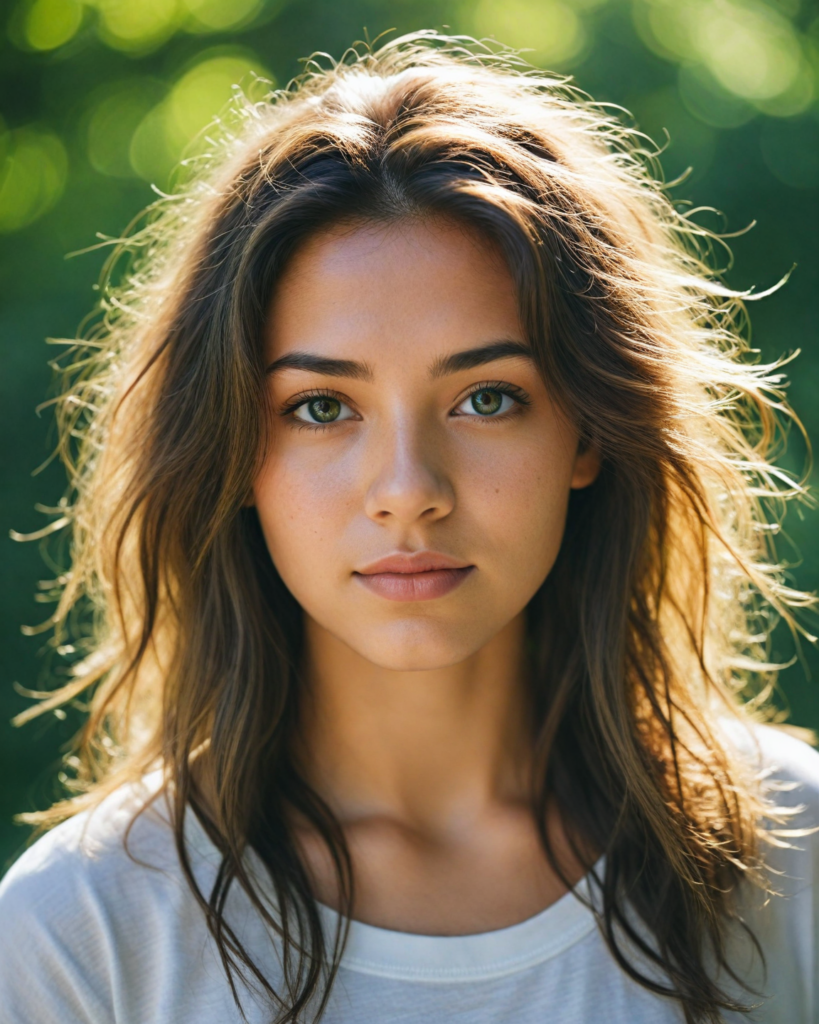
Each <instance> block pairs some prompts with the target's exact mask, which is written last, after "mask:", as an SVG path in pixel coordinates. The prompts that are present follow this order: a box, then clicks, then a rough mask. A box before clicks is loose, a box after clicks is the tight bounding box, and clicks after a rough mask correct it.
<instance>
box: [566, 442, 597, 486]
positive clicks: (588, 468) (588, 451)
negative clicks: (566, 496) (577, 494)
mask: <svg viewBox="0 0 819 1024" xmlns="http://www.w3.org/2000/svg"><path fill="white" fill-rule="evenodd" d="M601 464H602V463H601V459H600V453H599V452H598V450H597V449H596V448H594V447H593V446H592V445H590V444H589V443H588V442H583V441H581V442H580V444H579V445H578V448H577V455H576V456H575V459H574V469H573V471H572V482H571V487H572V490H580V489H581V488H583V487H588V486H589V484H593V483H594V481H595V480H596V479H597V475H598V473H599V472H600V466H601Z"/></svg>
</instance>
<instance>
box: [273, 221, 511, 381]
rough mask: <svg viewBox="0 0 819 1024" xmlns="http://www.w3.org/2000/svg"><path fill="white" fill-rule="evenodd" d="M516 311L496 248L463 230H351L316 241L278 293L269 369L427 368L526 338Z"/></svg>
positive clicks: (420, 226) (436, 226) (357, 226)
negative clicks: (315, 361)
mask: <svg viewBox="0 0 819 1024" xmlns="http://www.w3.org/2000/svg"><path fill="white" fill-rule="evenodd" d="M520 336H521V329H520V325H519V315H518V301H517V295H516V292H515V287H514V283H513V281H512V278H511V275H510V273H509V271H508V269H507V267H506V265H505V263H504V261H503V259H502V257H501V256H500V254H499V252H498V250H497V248H496V247H495V246H494V245H493V244H492V243H491V242H490V241H489V240H487V239H486V238H485V237H484V236H483V235H481V234H480V233H478V232H477V231H476V230H474V229H472V228H470V227H468V226H466V225H463V224H460V223H458V222H456V221H451V220H445V219H436V220H420V219H419V220H408V221H399V222H397V223H391V224H361V223H346V224H340V225H335V226H333V227H331V228H327V229H325V230H322V231H320V232H318V233H317V234H315V235H313V236H312V237H311V238H309V239H308V240H307V241H306V242H305V243H304V244H303V245H302V246H301V247H300V249H299V250H298V251H297V252H296V254H295V255H294V257H293V258H292V260H291V261H290V263H289V264H288V266H287V268H286V269H285V271H284V273H283V275H282V277H281V279H280V280H279V282H278V284H277V286H276V289H275V291H274V294H273V297H272V301H271V306H270V314H269V319H268V328H267V332H266V339H265V348H266V353H265V354H266V356H267V358H268V359H271V360H272V359H276V358H279V357H281V356H282V355H283V354H285V353H287V352H288V351H291V350H294V349H299V350H303V349H306V348H309V350H310V351H312V352H315V353H316V354H319V355H333V356H342V357H344V358H366V360H367V361H368V362H369V363H370V364H371V365H375V363H376V362H377V361H378V360H379V358H381V359H387V360H389V359H390V358H396V357H401V359H402V361H403V360H407V359H410V358H413V357H416V356H417V358H418V359H419V360H423V361H425V362H426V361H428V360H429V358H430V356H433V357H434V356H437V355H440V354H442V353H446V352H448V351H451V350H453V349H461V348H464V347H465V345H468V344H477V343H480V342H481V341H489V340H492V339H495V338H500V337H520Z"/></svg>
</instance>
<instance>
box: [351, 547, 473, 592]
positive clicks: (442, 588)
mask: <svg viewBox="0 0 819 1024" xmlns="http://www.w3.org/2000/svg"><path fill="white" fill-rule="evenodd" d="M474 568H475V566H474V565H465V564H464V562H462V561H460V560H459V559H456V558H451V557H450V556H449V555H443V554H439V553H438V552H436V551H415V552H413V553H411V554H403V553H400V554H395V555H388V556H387V557H386V558H381V559H379V560H378V561H377V562H373V563H372V564H371V565H368V566H366V567H365V568H363V569H359V570H358V571H357V572H355V573H353V576H354V577H355V579H356V580H358V581H359V582H360V583H361V584H362V585H363V586H365V587H366V588H367V589H368V590H370V591H372V592H373V593H375V594H378V595H379V596H380V597H384V598H386V599H387V600H388V601H430V600H432V599H434V598H436V597H444V596H445V595H446V594H449V593H450V592H451V591H453V590H454V589H455V588H456V587H458V586H460V585H461V583H463V582H464V580H465V579H466V578H467V576H469V575H470V574H471V573H472V571H473V570H474Z"/></svg>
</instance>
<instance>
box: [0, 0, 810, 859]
mask: <svg viewBox="0 0 819 1024" xmlns="http://www.w3.org/2000/svg"><path fill="white" fill-rule="evenodd" d="M818 15H819V9H817V6H816V5H810V4H808V3H806V2H804V0H801V2H800V0H764V2H763V0H503V2H496V0H460V2H457V0H452V2H447V0H391V2H386V0H385V2H380V0H289V2H288V0H85V2H82V0H17V2H15V3H12V4H6V6H5V7H4V8H3V16H2V24H1V25H0V34H2V39H1V40H0V81H2V91H0V247H1V248H0V288H2V304H1V305H0V418H1V420H0V438H2V442H0V474H1V475H0V503H1V504H0V566H1V567H2V582H1V584H0V586H1V589H0V780H2V781H1V782H0V871H2V868H3V867H4V866H5V865H6V864H7V863H8V862H9V859H10V858H12V857H13V855H14V854H15V853H16V852H17V851H18V850H19V849H20V847H21V845H22V843H23V842H24V841H25V838H26V833H25V830H23V829H21V828H19V827H18V826H14V825H13V824H12V821H11V818H12V815H13V814H14V813H15V812H17V811H21V810H29V809H32V808H34V807H37V806H43V805H44V804H45V803H47V802H48V801H49V800H50V799H51V798H52V797H53V796H54V795H55V794H56V792H57V786H58V784H57V782H56V770H57V765H58V760H59V753H60V748H61V746H62V745H63V744H64V743H65V742H66V741H67V739H68V738H69V737H70V735H71V733H72V731H73V729H74V728H75V727H76V724H77V722H76V720H74V721H72V720H71V717H70V714H69V718H66V717H65V716H63V715H60V716H59V717H58V716H53V715H52V716H49V718H48V720H45V719H43V720H37V721H35V722H33V723H31V724H29V725H27V726H25V727H23V728H22V729H13V728H12V726H11V725H10V724H9V719H10V718H11V717H12V715H14V714H15V713H17V712H19V711H20V710H22V708H23V707H25V706H26V705H27V701H26V700H25V698H24V697H22V696H20V695H19V694H18V693H17V692H16V690H15V687H14V684H18V685H19V686H24V687H36V686H38V685H39V684H42V683H44V682H46V678H45V677H46V676H47V663H48V659H47V657H46V656H45V655H46V645H45V640H44V638H43V637H42V636H41V637H26V636H23V635H22V634H21V630H20V627H21V625H23V624H24V623H34V622H38V621H40V620H41V619H43V618H44V617H45V616H46V615H47V614H48V606H46V605H43V604H40V603H37V601H36V596H35V595H36V593H37V585H38V580H39V579H41V578H43V577H48V576H49V575H53V573H51V572H50V570H49V568H48V567H47V566H46V565H45V564H44V562H43V557H42V554H41V552H40V551H39V550H38V547H37V544H35V543H31V544H16V543H14V542H13V541H12V540H10V539H9V530H10V529H15V530H19V531H32V530H37V529H39V528H41V527H42V526H43V525H45V523H46V522H47V521H48V520H47V518H46V516H44V515H43V513H42V512H41V511H38V510H37V509H36V508H35V504H36V503H40V504H41V505H45V506H50V505H54V504H56V502H57V500H58V499H59V497H60V495H61V493H62V490H63V487H64V483H65V481H64V476H63V474H62V471H61V469H60V468H59V467H58V466H56V465H54V464H52V465H50V466H48V467H47V468H46V469H44V470H43V471H42V472H40V473H39V474H38V475H32V471H33V470H35V469H36V468H37V467H38V466H40V465H41V463H43V462H44V461H45V460H46V459H47V456H48V454H49V452H50V450H51V447H52V445H53V441H54V433H53V428H52V425H51V417H50V413H49V411H48V410H45V411H44V412H43V413H42V414H41V415H40V416H39V417H38V416H37V414H36V413H35V406H36V405H37V404H38V402H40V401H42V400H43V398H44V397H46V395H47V392H48V388H49V384H50V380H51V373H50V371H49V369H48V366H47V360H48V359H49V358H50V357H52V356H53V355H54V354H55V352H54V350H53V349H49V348H47V346H46V344H45V338H46V337H71V336H72V335H73V334H74V332H75V331H76V329H77V326H78V324H79V322H80V320H81V319H82V317H83V316H84V314H85V313H86V312H87V311H88V310H89V309H90V308H91V307H92V305H93V303H94V301H95V293H94V291H93V287H94V284H95V282H96V280H97V279H98V277H99V273H100V270H101V267H102V263H103V260H104V257H105V252H104V250H100V249H92V250H91V251H90V252H85V253H84V254H81V255H75V256H73V257H72V258H66V257H67V254H70V253H77V252H78V251H79V250H88V249H89V247H92V246H94V245H95V243H97V242H98V241H99V238H100V236H103V237H109V238H110V237H116V236H118V235H119V234H121V233H122V232H123V230H124V229H125V227H126V225H127V224H128V222H129V221H130V220H131V218H132V217H133V216H134V215H135V214H136V213H137V212H138V211H139V210H140V209H142V208H143V207H144V206H145V205H146V204H147V203H149V202H150V201H151V199H152V197H153V193H152V191H151V186H154V187H155V188H158V189H163V188H167V187H168V186H169V183H170V181H171V177H170V175H171V171H172V168H173V167H174V165H175V164H176V163H177V161H178V160H179V158H180V156H181V155H182V154H183V153H184V152H186V151H187V152H190V146H191V141H192V140H193V139H195V137H196V136H197V135H198V133H200V132H201V130H202V129H203V127H204V126H206V125H207V124H208V123H209V122H210V121H211V120H212V118H213V117H214V115H215V114H217V113H218V112H219V110H220V109H221V108H222V107H223V106H224V104H225V103H226V102H227V101H228V100H229V99H230V96H231V90H232V88H233V86H234V85H235V84H236V83H239V82H244V83H245V84H247V83H248V82H249V81H250V80H251V78H252V75H254V74H255V75H260V76H262V77H264V78H266V79H270V80H272V81H273V82H275V83H277V84H278V85H280V86H282V85H285V84H286V83H287V81H288V80H289V79H290V78H291V77H292V76H293V75H295V74H297V73H298V72H299V70H300V68H301V64H300V62H299V58H303V57H306V56H308V55H309V54H311V53H313V52H315V51H324V52H327V53H329V54H331V55H332V56H334V57H340V56H341V54H342V53H343V51H344V50H345V48H346V47H347V46H348V45H350V44H351V43H352V42H353V41H354V40H357V39H361V38H363V37H364V36H365V33H366V35H367V36H368V37H369V38H370V39H372V38H374V37H376V36H377V35H378V34H379V33H381V32H384V31H386V30H389V29H395V30H396V31H397V32H398V33H403V32H408V31H412V30H416V29H421V28H437V29H444V30H447V31H449V32H452V33H466V34H469V35H474V36H479V37H494V38H496V39H497V40H499V41H500V42H503V43H506V44H508V45H511V46H514V47H521V48H526V49H527V50H528V52H527V53H526V56H527V58H528V59H529V60H530V61H532V62H533V63H535V64H537V65H539V66H541V67H544V68H549V69H552V70H555V71H559V72H565V73H569V74H571V75H573V76H574V78H575V81H576V82H577V84H578V85H579V86H580V87H581V88H583V89H585V90H587V91H588V92H590V93H591V94H592V95H593V96H594V97H595V98H596V99H598V100H605V101H611V102H613V103H616V104H620V105H622V106H624V107H627V108H628V109H629V110H631V111H632V112H633V113H634V116H635V117H636V119H637V123H638V125H639V126H640V128H642V129H643V130H644V131H645V132H646V133H648V134H649V135H650V136H651V137H652V138H653V139H655V140H656V141H658V142H660V143H664V142H665V141H666V133H667V136H668V138H669V139H670V141H669V142H668V146H667V150H666V152H665V154H664V156H663V165H664V169H665V175H666V179H667V180H669V181H671V180H674V179H676V178H677V177H678V176H680V175H682V174H683V173H684V172H685V171H686V170H687V169H688V168H691V171H690V173H689V174H688V176H687V177H686V178H685V180H684V181H683V182H682V183H680V184H678V185H677V186H676V187H675V189H674V191H673V194H674V196H675V197H676V198H677V199H678V200H679V201H680V202H686V203H690V204H692V205H694V206H696V207H700V206H709V207H711V206H712V207H715V208H716V209H717V210H719V211H722V214H723V215H724V217H723V218H720V217H719V216H717V215H716V214H703V217H704V219H705V220H706V222H707V223H708V225H709V226H710V227H713V228H716V229H722V230H729V231H739V230H741V229H743V228H745V227H746V226H748V225H749V224H750V223H751V222H752V221H754V220H755V221H756V222H757V223H756V226H755V227H753V229H752V230H751V231H749V232H748V233H746V234H742V235H741V236H740V237H737V238H736V239H734V240H733V241H732V243H731V244H732V248H733V251H734V256H735V259H734V262H733V265H732V266H730V267H729V268H727V271H726V273H727V280H728V282H729V283H730V284H731V285H732V286H734V287H735V288H743V289H744V288H750V287H751V286H755V287H756V288H757V289H758V290H764V289H765V288H767V287H769V286H770V285H772V284H774V283H775V282H776V281H777V280H779V279H780V278H781V277H782V276H783V275H784V274H785V273H787V272H788V271H789V270H790V269H791V267H792V266H793V265H794V264H795V265H796V269H795V271H794V273H793V275H792V277H791V279H790V281H789V282H788V284H787V285H786V286H785V287H784V288H782V289H781V290H780V291H779V292H778V293H776V294H775V295H774V296H772V297H771V298H768V299H765V300H764V301H762V302H760V303H759V304H758V305H755V306H753V307H752V310H751V313H752V320H753V327H754V334H753V341H754V344H755V345H756V346H758V347H759V348H760V350H761V352H762V355H763V358H773V357H775V356H777V355H779V354H782V353H785V352H790V351H793V350H794V349H797V348H800V349H802V355H801V356H800V357H799V358H798V360H797V361H796V362H795V363H794V364H792V366H791V374H792V378H793V382H792V386H791V391H790V396H791V401H792V403H793V404H794V406H795V407H796V409H797V411H798V412H799V413H800V415H801V416H802V418H803V420H804V422H805V425H806V427H807V430H808V433H809V434H810V435H811V436H812V437H813V438H814V440H815V439H817V438H819V345H817V331H816V327H817V295H819V287H818V285H819V282H818V281H817V277H818V276H819V252H817V248H818V247H817V239H818V238H819V231H817V228H819V223H817V222H818V221H819V216H817V213H818V211H819V204H818V203H817V199H818V198H819V197H818V196H817V185H818V184H819V104H818V103H817V96H819V16H818ZM804 454H805V452H804V447H803V446H802V445H801V444H800V443H799V440H798V438H794V439H793V444H792V447H791V450H790V451H789V452H788V455H787V459H786V461H787V464H788V465H789V466H790V467H791V468H793V469H797V470H798V469H799V468H800V467H801V465H802V462H803V460H804ZM817 523H819V514H817V513H813V512H811V511H810V510H806V511H805V512H804V514H803V515H800V514H799V510H796V511H795V512H792V513H791V514H790V515H789V517H788V519H787V521H786V528H787V532H788V535H789V537H790V538H791V539H792V541H793V546H792V547H788V548H785V549H783V555H784V556H785V557H786V559H788V560H789V561H791V562H793V563H794V568H793V576H794V578H795V580H796V582H797V583H798V584H799V585H800V586H802V587H803V588H805V589H809V590H813V589H817V588H819V536H817ZM774 654H775V655H776V656H778V657H782V658H788V657H790V656H791V655H792V654H793V649H792V645H791V644H790V641H789V639H788V637H787V634H786V633H785V632H784V631H782V630H779V631H778V632H777V634H776V643H775V650H774ZM818 673H819V657H817V656H816V653H815V652H814V651H813V650H812V649H808V650H807V651H806V652H805V657H804V659H803V662H802V664H799V663H797V664H795V665H794V666H793V667H792V668H790V669H788V670H787V671H786V672H784V673H783V675H782V679H781V690H782V693H781V694H780V697H779V700H780V702H781V703H782V705H783V707H784V706H786V705H787V706H788V707H789V709H790V721H792V722H794V723H797V724H800V725H806V726H811V727H819V681H817V674H818ZM811 677H812V678H811Z"/></svg>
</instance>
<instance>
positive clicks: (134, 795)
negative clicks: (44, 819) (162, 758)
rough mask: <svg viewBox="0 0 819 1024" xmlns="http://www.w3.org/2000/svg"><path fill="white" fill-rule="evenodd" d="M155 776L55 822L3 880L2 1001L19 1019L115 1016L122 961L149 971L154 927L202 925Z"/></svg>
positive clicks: (0, 897) (153, 951)
mask: <svg viewBox="0 0 819 1024" xmlns="http://www.w3.org/2000/svg"><path fill="white" fill-rule="evenodd" d="M155 782H156V780H151V779H150V777H149V779H148V780H147V783H146V784H139V785H129V786H124V787H122V788H121V789H119V790H116V791H115V792H114V793H112V794H111V795H110V796H108V797H107V798H106V799H105V800H103V801H102V802H101V803H100V804H99V805H97V806H96V807H94V808H93V809H91V810H89V811H85V812H83V813H81V814H78V815H76V816H75V817H73V818H70V819H69V820H68V821H65V822H63V823H62V824H61V825H58V826H57V827H56V828H54V829H52V830H51V831H50V832H48V833H47V834H46V835H44V836H43V837H42V838H40V839H39V840H37V842H35V843H34V844H33V845H32V846H31V847H30V848H29V849H28V850H27V851H26V852H25V853H24V854H23V855H22V856H21V857H20V858H19V860H18V861H17V862H16V863H15V864H14V865H13V866H12V867H11V869H10V870H9V872H8V873H7V874H6V876H5V878H4V879H3V880H2V883H0V919H2V921H3V927H2V928H0V1003H2V1004H3V1005H4V1006H5V1008H6V1012H8V1013H9V1014H10V1016H9V1018H8V1019H10V1020H11V1021H14V1022H15V1024H16V1022H17V1021H18V1020H19V1021H23V1020H25V1021H27V1022H28V1021H37V1022H39V1021H40V1020H43V1021H45V1020H56V1019H59V1020H61V1021H62V1022H64V1024H70V1022H73V1021H83V1022H84V1021H87V1020H106V1019H114V1015H113V1003H114V1001H116V1000H117V999H119V998H120V996H119V989H120V988H121V987H122V985H123V984H124V981H123V971H124V970H125V971H128V970H132V971H135V972H139V973H143V974H145V975H148V974H150V973H152V971H153V969H154V967H155V964H154V961H155V959H156V956H157V954H158V947H157V942H156V935H157V933H158V932H163V933H167V930H168V925H169V923H170V924H171V927H173V928H176V927H179V928H185V927H187V928H188V929H189V930H190V929H191V928H192V927H194V926H196V927H198V928H200V929H201V924H200V921H199V919H200V918H201V914H200V912H199V908H198V905H197V904H196V902H195V900H194V899H193V896H192V894H191V891H190V887H189V885H188V884H187V881H186V879H185V877H184V874H183V872H182V869H181V866H180V863H179V858H178V855H177V851H176V844H175V838H174V832H173V828H172V827H171V823H170V814H169V810H168V808H167V805H166V804H165V802H164V799H163V798H162V796H157V793H156V792H155V789H156V785H155ZM154 798H155V799H154ZM204 866H205V867H207V865H206V864H205V865H204ZM197 867H198V870H199V871H200V876H199V878H198V879H197V880H199V881H200V882H201V884H207V878H206V877H204V876H203V875H202V870H203V864H202V863H199V864H198V865H197ZM32 986H33V987H35V988H37V989H42V995H41V996H38V1002H37V1003H36V1004H32V1002H31V990H32ZM50 1000H54V1005H53V1006H51V1005H50ZM35 1005H36V1010H37V1012H36V1013H35V1014H34V1016H32V1014H33V1013H34V1009H35ZM52 1011H53V1012H52ZM49 1014H51V1016H49Z"/></svg>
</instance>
